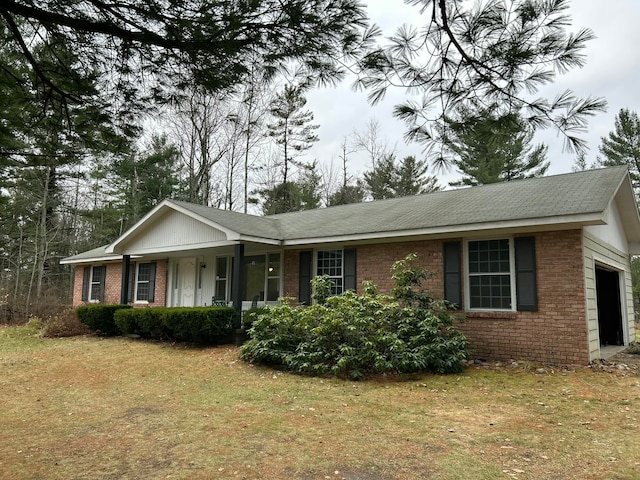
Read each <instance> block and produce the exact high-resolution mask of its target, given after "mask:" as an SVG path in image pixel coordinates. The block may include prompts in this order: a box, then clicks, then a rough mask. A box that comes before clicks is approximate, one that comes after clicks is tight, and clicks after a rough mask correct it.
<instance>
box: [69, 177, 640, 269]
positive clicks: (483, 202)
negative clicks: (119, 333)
mask: <svg viewBox="0 0 640 480" xmlns="http://www.w3.org/2000/svg"><path fill="white" fill-rule="evenodd" d="M625 182H626V186H624V188H621V187H622V186H623V184H624V183H625ZM619 192H622V193H621V194H620V193H619ZM620 195H622V197H623V198H624V202H623V204H624V208H623V211H622V212H621V216H622V221H623V223H624V224H625V230H627V234H628V236H629V237H630V240H632V241H634V242H640V217H639V216H638V212H637V207H636V205H635V199H634V195H633V191H632V188H631V182H630V178H629V174H628V171H627V168H626V167H624V166H622V167H610V168H604V169H597V170H586V171H582V172H576V173H567V174H562V175H553V176H548V177H537V178H531V179H525V180H516V181H511V182H503V183H495V184H490V185H483V186H478V187H469V188H462V189H457V190H445V191H438V192H433V193H428V194H423V195H415V196H410V197H402V198H394V199H389V200H379V201H373V202H365V203H354V204H349V205H341V206H336V207H329V208H320V209H316V210H305V211H300V212H291V213H285V214H279V215H270V216H256V215H248V214H243V213H238V212H230V211H226V210H219V209H215V208H211V207H206V206H202V205H195V204H192V203H188V202H181V201H176V200H165V201H164V202H162V203H161V204H160V205H158V206H157V207H156V208H155V209H154V210H152V211H151V212H150V213H149V214H148V215H147V216H145V218H143V219H142V220H141V221H140V222H139V223H138V224H137V226H139V225H141V224H144V222H146V221H148V220H149V219H151V218H153V217H154V215H160V212H161V211H166V210H167V209H173V210H177V211H180V212H182V213H185V214H187V215H189V216H191V217H193V218H195V219H198V220H200V221H202V222H204V223H207V224H209V225H211V226H213V227H217V228H221V229H224V230H225V231H227V232H232V233H233V237H234V238H235V239H236V240H237V241H257V242H260V241H261V239H262V240H264V241H265V242H267V241H268V243H270V244H272V245H273V244H274V241H275V242H277V243H280V244H281V245H302V244H313V243H321V242H331V241H347V240H363V239H384V238H391V237H396V238H397V237H409V236H418V235H421V236H423V235H433V234H440V235H447V234H456V233H459V232H469V231H473V230H478V231H482V230H488V229H498V228H502V229H504V228H522V227H525V226H526V227H541V226H546V227H547V228H548V227H549V226H555V227H554V228H562V227H563V226H564V227H566V226H573V227H577V226H580V225H602V224H605V223H606V222H607V218H606V217H607V213H608V210H609V207H610V205H611V204H612V202H614V200H615V198H616V197H620ZM137 226H134V227H133V228H132V229H130V230H129V231H128V232H127V233H125V234H124V235H123V236H122V237H120V238H119V239H118V240H116V242H114V244H112V246H114V245H118V244H120V243H121V242H122V241H123V240H124V239H125V238H126V237H127V235H134V234H135V231H136V229H137ZM110 250H113V248H111V249H108V250H107V251H110ZM104 252H105V247H100V248H99V249H95V250H92V251H90V252H85V253H82V254H79V255H76V256H74V257H70V258H68V259H65V260H64V263H78V262H79V261H81V260H84V259H89V258H92V259H93V257H96V258H97V257H104V256H105V254H104ZM101 259H102V258H101Z"/></svg>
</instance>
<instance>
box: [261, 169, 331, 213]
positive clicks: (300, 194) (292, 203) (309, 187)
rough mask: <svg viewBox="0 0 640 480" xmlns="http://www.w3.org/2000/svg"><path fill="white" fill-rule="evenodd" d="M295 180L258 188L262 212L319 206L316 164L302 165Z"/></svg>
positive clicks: (280, 211) (283, 211)
mask: <svg viewBox="0 0 640 480" xmlns="http://www.w3.org/2000/svg"><path fill="white" fill-rule="evenodd" d="M297 177H298V178H297V179H296V181H289V182H286V183H285V182H282V183H278V184H277V185H275V186H273V187H271V188H266V189H262V190H259V191H258V192H257V193H259V194H260V195H261V196H262V213H263V214H264V215H274V214H277V213H287V212H297V211H300V210H312V209H315V208H319V207H320V175H319V174H318V172H317V164H316V163H315V162H314V163H312V164H310V165H304V166H303V168H302V169H301V170H300V172H299V173H298V176H297Z"/></svg>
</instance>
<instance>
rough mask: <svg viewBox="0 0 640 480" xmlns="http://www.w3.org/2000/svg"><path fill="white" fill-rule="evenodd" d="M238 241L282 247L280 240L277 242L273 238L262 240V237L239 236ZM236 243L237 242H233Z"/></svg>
mask: <svg viewBox="0 0 640 480" xmlns="http://www.w3.org/2000/svg"><path fill="white" fill-rule="evenodd" d="M238 241H242V242H251V243H263V244H265V245H277V246H281V245H282V240H278V239H275V238H263V237H251V236H249V235H240V236H239V237H238ZM235 243H238V242H235Z"/></svg>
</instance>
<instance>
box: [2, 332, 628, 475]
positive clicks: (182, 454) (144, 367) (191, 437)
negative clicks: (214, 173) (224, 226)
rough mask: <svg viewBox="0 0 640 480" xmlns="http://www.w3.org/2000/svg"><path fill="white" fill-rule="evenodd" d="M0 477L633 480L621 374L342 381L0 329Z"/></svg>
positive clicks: (524, 371)
mask: <svg viewBox="0 0 640 480" xmlns="http://www.w3.org/2000/svg"><path fill="white" fill-rule="evenodd" d="M0 402H1V403H0V404H1V405H2V410H1V412H2V413H1V414H0V478H3V479H16V480H23V479H24V480H26V479H35V478H47V479H87V480H89V479H101V480H102V479H160V478H173V479H196V480H197V479H234V478H237V479H242V478H245V479H292V478H293V479H303V480H307V479H308V480H315V479H336V480H339V479H345V480H370V479H371V480H373V479H376V480H378V479H382V480H391V479H401V480H402V479H421V478H422V479H445V480H447V479H469V478H471V479H495V478H506V479H600V478H618V479H626V478H628V479H632V478H637V472H638V471H639V470H640V443H639V442H637V438H638V434H639V433H640V421H639V420H640V417H638V415H640V411H639V410H640V407H639V405H640V377H639V376H638V375H637V371H633V370H618V369H613V370H611V371H610V372H607V371H604V370H600V369H594V368H587V367H585V368H577V369H553V368H550V367H545V366H535V365H531V364H500V365H495V364H492V365H473V366H470V367H469V368H468V369H467V370H466V371H465V372H464V373H463V374H461V375H452V376H431V375H422V376H412V377H410V378H397V377H394V376H381V377H379V378H377V379H375V380H373V381H368V382H362V383H353V382H347V381H342V380H335V379H327V378H309V377H299V376H295V375H289V374H286V373H282V372H274V371H271V370H269V369H266V368H262V367H256V366H252V365H247V364H245V363H244V362H242V361H240V360H238V357H237V350H236V348H235V347H231V346H223V347H219V348H199V349H194V348H188V347H185V346H182V345H169V344H159V343H148V342H142V341H136V340H130V339H121V338H115V339H100V338H95V337H75V338H65V339H46V338H37V337H34V336H33V335H31V334H29V333H28V331H27V330H25V329H17V328H9V329H0Z"/></svg>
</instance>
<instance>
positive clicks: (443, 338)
mask: <svg viewBox="0 0 640 480" xmlns="http://www.w3.org/2000/svg"><path fill="white" fill-rule="evenodd" d="M414 260H415V256H409V257H407V258H406V259H404V260H403V261H400V262H397V263H396V264H395V265H394V267H393V278H394V280H395V287H394V290H393V293H394V296H387V295H381V294H378V292H377V290H376V287H375V286H374V285H373V284H371V283H369V282H365V283H364V284H363V285H364V288H363V294H362V295H357V294H356V293H354V292H350V291H349V292H345V293H343V294H342V295H339V296H333V297H326V298H323V301H324V303H323V304H320V303H315V304H314V305H312V306H310V307H293V306H291V304H290V303H289V302H284V303H283V304H282V305H280V306H277V307H271V308H269V309H268V310H267V311H265V312H263V313H262V314H261V315H259V316H258V318H257V319H256V320H255V321H254V323H253V327H252V328H251V330H250V331H249V334H250V335H251V339H250V340H249V341H247V342H246V343H245V344H244V345H243V346H242V347H241V349H240V356H241V358H243V359H244V360H247V361H250V362H257V363H263V364H269V365H274V366H278V367H282V368H285V369H287V370H291V371H295V372H299V373H308V374H315V375H322V374H332V375H338V376H348V377H351V378H354V379H360V378H364V377H365V376H366V375H367V374H370V373H381V372H401V373H410V372H421V371H431V372H436V373H452V372H459V371H461V370H462V365H463V364H462V362H463V360H465V359H466V338H465V337H464V336H463V335H462V334H461V333H460V332H459V331H458V330H457V329H456V328H455V327H454V323H455V322H456V321H458V320H461V319H460V318H459V317H457V316H456V315H454V314H453V312H452V311H451V310H448V309H447V308H446V307H445V305H444V302H442V301H438V300H435V299H433V298H432V297H431V296H430V295H428V294H426V293H425V292H423V291H422V289H421V282H422V280H424V279H425V278H426V277H427V275H426V273H425V272H424V271H422V270H421V269H419V268H418V267H416V266H415V265H414V264H413V262H414ZM326 281H327V279H325V278H323V277H319V278H318V279H315V280H314V282H316V283H317V282H319V283H320V285H314V290H315V291H320V292H323V291H325V290H326V289H325V288H324V285H323V282H326Z"/></svg>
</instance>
